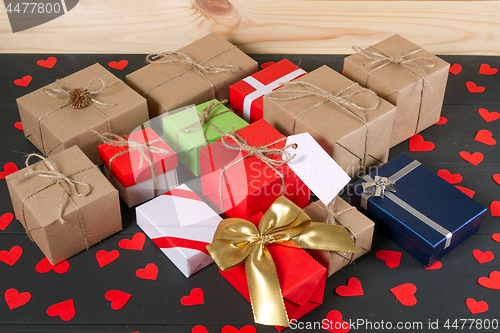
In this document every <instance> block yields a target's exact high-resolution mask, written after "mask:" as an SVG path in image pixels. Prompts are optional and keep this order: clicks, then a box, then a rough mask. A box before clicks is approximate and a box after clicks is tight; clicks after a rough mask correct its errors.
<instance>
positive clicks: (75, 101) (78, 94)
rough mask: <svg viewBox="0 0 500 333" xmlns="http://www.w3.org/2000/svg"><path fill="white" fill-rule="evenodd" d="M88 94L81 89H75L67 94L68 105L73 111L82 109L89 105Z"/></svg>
mask: <svg viewBox="0 0 500 333" xmlns="http://www.w3.org/2000/svg"><path fill="white" fill-rule="evenodd" d="M89 100H90V98H89V94H88V92H87V90H85V89H83V88H75V89H73V90H72V91H71V92H70V93H69V104H70V105H71V106H72V107H73V109H83V108H85V107H87V105H89Z"/></svg>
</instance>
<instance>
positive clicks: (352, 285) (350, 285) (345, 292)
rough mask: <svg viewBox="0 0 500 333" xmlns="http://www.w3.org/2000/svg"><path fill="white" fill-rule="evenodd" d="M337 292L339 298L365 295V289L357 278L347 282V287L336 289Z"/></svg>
mask: <svg viewBox="0 0 500 333" xmlns="http://www.w3.org/2000/svg"><path fill="white" fill-rule="evenodd" d="M335 292H336V293H337V295H339V296H361V295H364V293H363V287H362V286H361V282H359V280H358V279H356V278H355V277H352V278H350V279H349V280H348V281H347V286H338V287H337V288H335Z"/></svg>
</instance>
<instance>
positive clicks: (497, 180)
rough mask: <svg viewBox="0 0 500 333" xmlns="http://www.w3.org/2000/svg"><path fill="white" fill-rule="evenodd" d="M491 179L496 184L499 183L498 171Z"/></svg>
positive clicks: (499, 174) (499, 175)
mask: <svg viewBox="0 0 500 333" xmlns="http://www.w3.org/2000/svg"><path fill="white" fill-rule="evenodd" d="M493 180H494V181H495V183H497V184H498V185H500V173H496V174H494V175H493Z"/></svg>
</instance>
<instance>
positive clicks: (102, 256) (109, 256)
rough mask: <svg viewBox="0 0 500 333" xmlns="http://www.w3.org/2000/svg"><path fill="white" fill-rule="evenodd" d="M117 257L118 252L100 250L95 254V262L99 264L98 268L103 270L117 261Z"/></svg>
mask: <svg viewBox="0 0 500 333" xmlns="http://www.w3.org/2000/svg"><path fill="white" fill-rule="evenodd" d="M119 256H120V252H118V251H117V250H113V251H110V252H108V251H105V250H100V251H98V252H97V253H96V254H95V258H96V259H97V262H98V263H99V266H100V267H101V268H103V267H104V266H106V265H107V264H109V263H110V262H112V261H115V260H116V259H118V257H119Z"/></svg>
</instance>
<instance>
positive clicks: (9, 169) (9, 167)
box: [0, 162, 18, 179]
mask: <svg viewBox="0 0 500 333" xmlns="http://www.w3.org/2000/svg"><path fill="white" fill-rule="evenodd" d="M3 169H4V171H0V179H5V177H7V176H8V175H10V174H12V173H14V172H16V171H17V170H18V169H17V165H15V164H14V163H12V162H9V163H5V165H4V166H3Z"/></svg>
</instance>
